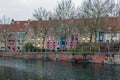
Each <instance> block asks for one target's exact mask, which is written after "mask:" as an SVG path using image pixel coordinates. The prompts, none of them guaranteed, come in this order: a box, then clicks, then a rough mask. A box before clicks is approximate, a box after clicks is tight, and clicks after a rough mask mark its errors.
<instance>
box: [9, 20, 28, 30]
mask: <svg viewBox="0 0 120 80" xmlns="http://www.w3.org/2000/svg"><path fill="white" fill-rule="evenodd" d="M28 23H29V21H12V22H11V24H10V26H9V28H8V29H7V31H8V32H25V31H26V28H27V26H28Z"/></svg>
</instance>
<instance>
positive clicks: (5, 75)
mask: <svg viewBox="0 0 120 80" xmlns="http://www.w3.org/2000/svg"><path fill="white" fill-rule="evenodd" d="M0 80H120V65H101V64H74V63H70V62H64V61H61V62H55V61H41V60H22V59H13V58H0Z"/></svg>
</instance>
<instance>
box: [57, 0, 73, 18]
mask: <svg viewBox="0 0 120 80" xmlns="http://www.w3.org/2000/svg"><path fill="white" fill-rule="evenodd" d="M74 13H75V7H74V5H73V3H72V0H62V1H61V2H58V4H57V7H56V9H55V15H56V17H59V18H61V19H68V18H71V17H74Z"/></svg>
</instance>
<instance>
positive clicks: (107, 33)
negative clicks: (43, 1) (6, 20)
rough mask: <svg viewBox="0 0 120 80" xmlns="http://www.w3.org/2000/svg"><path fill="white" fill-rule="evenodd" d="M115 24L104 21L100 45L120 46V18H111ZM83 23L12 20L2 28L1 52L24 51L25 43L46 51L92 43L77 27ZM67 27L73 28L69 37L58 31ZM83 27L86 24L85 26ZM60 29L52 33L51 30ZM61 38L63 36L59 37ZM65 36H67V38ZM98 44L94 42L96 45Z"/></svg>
mask: <svg viewBox="0 0 120 80" xmlns="http://www.w3.org/2000/svg"><path fill="white" fill-rule="evenodd" d="M109 19H110V20H111V22H108V21H107V20H106V19H104V22H105V23H104V26H103V28H104V31H100V32H98V33H97V35H96V40H97V42H119V41H120V18H119V17H112V18H109ZM76 22H81V19H69V20H64V21H63V20H51V19H50V20H39V21H32V20H27V21H15V20H12V21H11V23H10V24H1V25H0V50H10V51H19V50H22V49H23V46H24V45H25V43H28V42H30V43H32V44H33V45H34V46H35V47H38V48H42V47H43V46H44V48H46V49H54V50H55V49H58V48H61V47H64V46H65V47H66V48H72V47H75V46H76V45H78V44H79V43H82V42H89V41H90V37H89V36H87V37H85V36H82V35H81V34H80V32H79V30H78V29H77V28H76V27H75V25H73V24H77V23H76ZM64 24H66V25H67V26H69V28H70V33H69V36H67V34H66V33H64V30H63V32H62V33H57V32H59V30H58V31H56V30H57V29H59V27H60V26H59V25H63V29H65V31H66V30H67V29H66V28H64V27H65V26H64ZM81 24H82V22H81ZM51 25H52V26H54V27H52V28H56V29H53V30H52V28H51V30H48V28H50V27H51ZM56 35H59V36H56ZM62 35H66V38H63V37H62ZM94 41H95V40H92V42H94Z"/></svg>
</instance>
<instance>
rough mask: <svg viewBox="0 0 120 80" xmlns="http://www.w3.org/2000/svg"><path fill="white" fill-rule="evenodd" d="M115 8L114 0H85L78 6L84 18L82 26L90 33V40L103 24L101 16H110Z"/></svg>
mask: <svg viewBox="0 0 120 80" xmlns="http://www.w3.org/2000/svg"><path fill="white" fill-rule="evenodd" d="M114 8H115V2H114V0H85V1H84V2H83V4H82V7H80V8H79V11H80V13H81V17H82V19H84V24H85V25H84V27H85V28H87V30H88V32H89V33H90V35H89V36H90V41H92V39H93V38H94V39H93V40H95V42H96V36H97V33H98V32H99V30H100V29H101V26H102V24H103V22H102V20H101V18H105V17H109V16H112V15H113V14H111V13H112V12H111V11H113V9H114Z"/></svg>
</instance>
